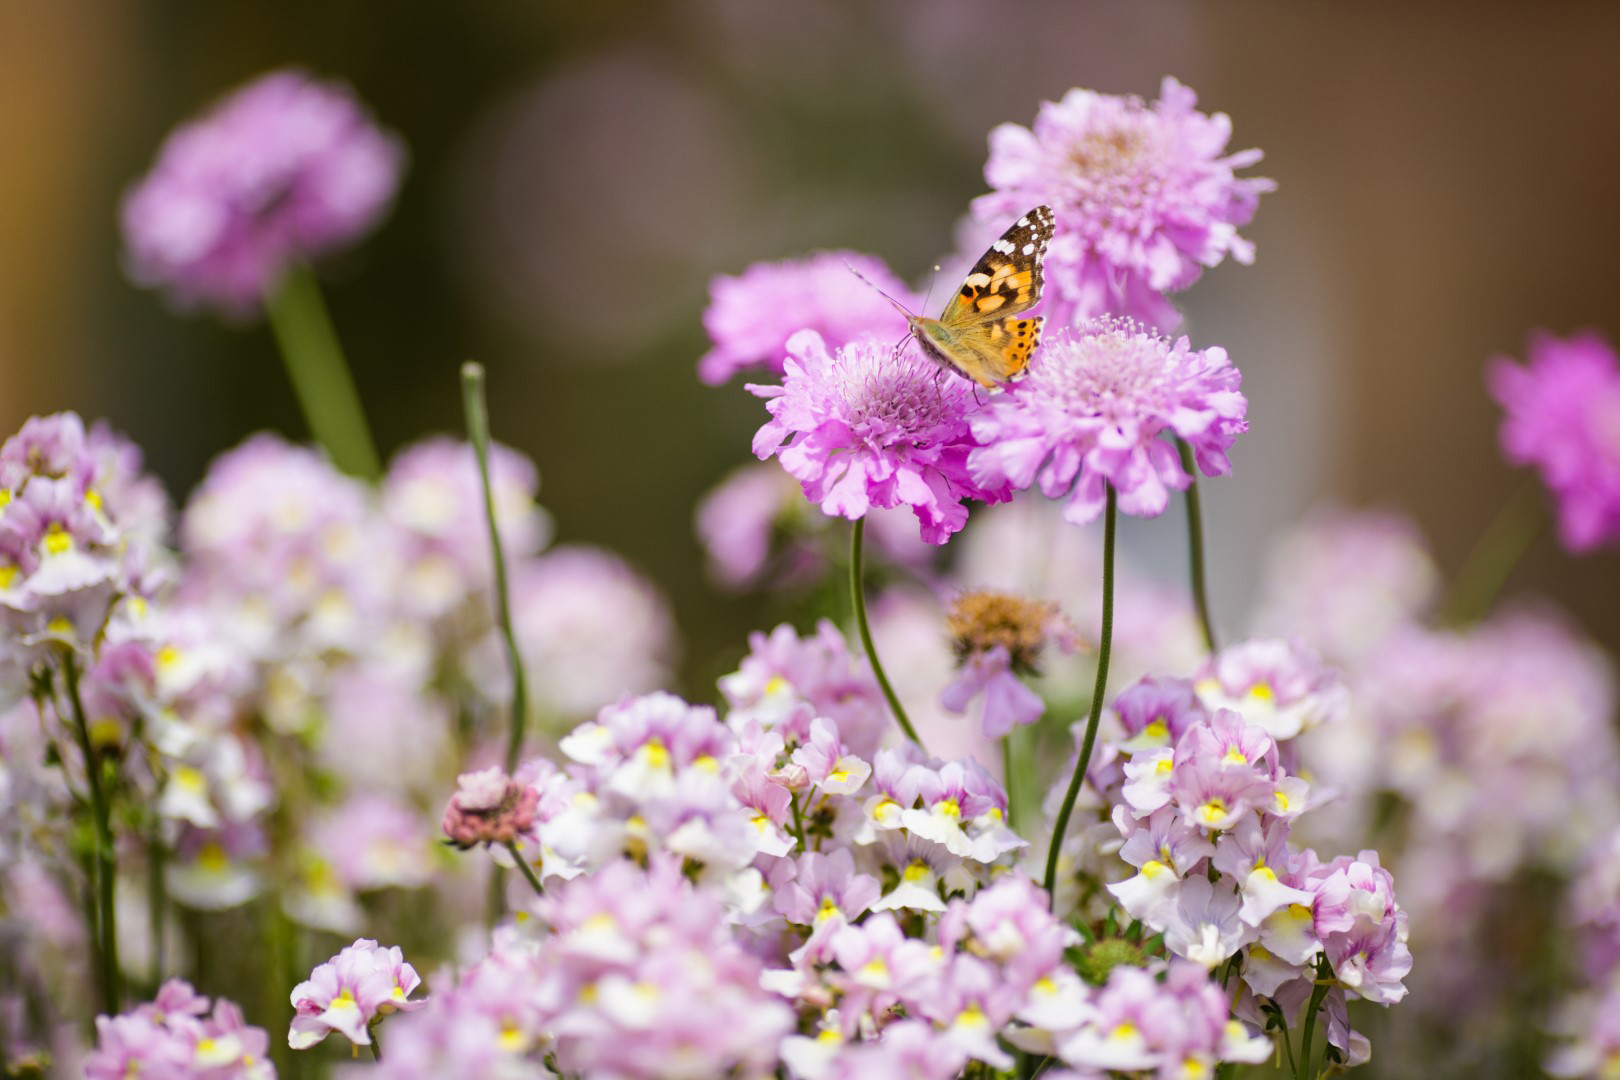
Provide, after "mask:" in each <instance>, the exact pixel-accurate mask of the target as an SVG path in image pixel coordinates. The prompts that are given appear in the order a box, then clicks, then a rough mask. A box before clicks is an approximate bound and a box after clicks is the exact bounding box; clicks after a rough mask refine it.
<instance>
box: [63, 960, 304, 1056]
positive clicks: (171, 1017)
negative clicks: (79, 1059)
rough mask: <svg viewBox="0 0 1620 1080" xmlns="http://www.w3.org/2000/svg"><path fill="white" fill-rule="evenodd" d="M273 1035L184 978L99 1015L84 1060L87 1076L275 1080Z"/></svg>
mask: <svg viewBox="0 0 1620 1080" xmlns="http://www.w3.org/2000/svg"><path fill="white" fill-rule="evenodd" d="M269 1047H270V1037H269V1036H268V1035H267V1034H266V1033H265V1031H264V1029H263V1028H256V1027H251V1026H249V1025H248V1024H247V1022H246V1021H244V1020H243V1019H242V1010H241V1009H239V1008H237V1007H236V1006H235V1005H234V1004H232V1003H231V1002H229V1001H226V1000H225V999H224V998H219V999H217V1000H215V1002H214V1006H213V1009H212V1010H210V1009H209V1007H208V999H207V998H206V997H203V996H202V995H200V994H198V993H197V992H196V991H195V990H193V989H192V988H191V986H190V984H188V983H186V982H183V981H181V980H180V979H170V980H169V981H168V982H166V983H164V984H163V986H162V987H161V988H159V990H158V993H157V997H156V998H154V999H153V1000H152V1001H151V1002H150V1003H149V1004H146V1005H140V1006H138V1007H136V1008H134V1009H132V1010H130V1011H129V1012H127V1013H123V1014H121V1015H119V1016H99V1017H97V1018H96V1048H95V1049H94V1050H93V1051H92V1052H91V1053H90V1055H89V1057H87V1058H86V1059H85V1062H84V1075H85V1076H86V1077H87V1078H89V1080H125V1078H126V1077H131V1076H162V1077H172V1078H173V1080H274V1078H275V1075H276V1069H275V1066H274V1065H272V1064H271V1063H270V1059H269V1057H268V1056H267V1053H266V1052H267V1051H268V1050H269Z"/></svg>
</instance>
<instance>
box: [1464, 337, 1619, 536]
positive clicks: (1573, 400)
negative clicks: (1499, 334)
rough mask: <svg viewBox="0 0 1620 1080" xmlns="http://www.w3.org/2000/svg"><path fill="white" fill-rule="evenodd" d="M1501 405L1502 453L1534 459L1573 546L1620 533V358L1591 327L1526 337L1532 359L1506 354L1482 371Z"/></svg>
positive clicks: (1512, 459)
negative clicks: (1562, 336) (1584, 330)
mask: <svg viewBox="0 0 1620 1080" xmlns="http://www.w3.org/2000/svg"><path fill="white" fill-rule="evenodd" d="M1485 381H1486V385H1487V386H1489V387H1490V391H1491V396H1492V397H1494V398H1495V399H1496V400H1497V402H1498V403H1499V404H1500V405H1501V406H1502V408H1503V409H1504V410H1505V415H1504V416H1503V417H1502V428H1501V433H1500V441H1501V445H1502V456H1503V457H1505V458H1507V460H1508V462H1509V463H1510V464H1513V465H1534V466H1535V467H1536V468H1537V469H1538V470H1540V472H1541V480H1542V482H1543V483H1544V484H1546V485H1547V489H1548V490H1549V491H1551V492H1552V495H1553V499H1554V501H1555V502H1556V503H1557V504H1558V534H1559V538H1560V539H1561V540H1562V541H1563V543H1564V547H1565V548H1566V549H1568V550H1569V551H1571V552H1575V553H1580V552H1584V551H1590V550H1592V549H1593V548H1596V547H1599V546H1601V545H1603V544H1607V543H1612V542H1614V541H1615V540H1616V539H1617V538H1620V359H1617V358H1616V356H1615V352H1614V349H1613V348H1612V347H1611V346H1610V345H1609V344H1608V342H1606V341H1604V340H1603V339H1602V338H1601V337H1599V336H1598V335H1597V334H1595V333H1591V332H1588V333H1584V334H1577V335H1575V336H1574V337H1570V338H1566V339H1562V340H1560V339H1559V338H1555V337H1553V336H1552V335H1550V334H1545V333H1542V334H1536V335H1534V336H1532V337H1531V339H1530V362H1529V363H1528V364H1527V365H1525V366H1523V367H1521V366H1520V365H1518V364H1515V363H1514V362H1513V361H1511V360H1509V359H1507V358H1506V357H1498V358H1497V359H1495V360H1493V361H1491V364H1490V366H1489V367H1488V368H1487V369H1486V372H1485Z"/></svg>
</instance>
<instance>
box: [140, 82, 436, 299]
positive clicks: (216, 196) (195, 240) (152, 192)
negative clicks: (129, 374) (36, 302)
mask: <svg viewBox="0 0 1620 1080" xmlns="http://www.w3.org/2000/svg"><path fill="white" fill-rule="evenodd" d="M404 157H405V154H404V149H403V147H402V146H401V145H400V143H399V141H398V140H397V139H395V138H393V137H392V136H390V135H387V134H385V133H383V132H382V131H379V130H378V129H377V127H376V126H375V125H374V124H373V123H372V120H371V117H370V116H369V115H368V114H367V112H366V110H365V108H364V106H362V105H361V104H360V102H359V101H357V100H356V99H355V98H354V96H353V94H352V93H350V92H349V90H348V88H347V87H344V86H342V85H341V84H337V83H329V82H321V81H318V80H316V79H315V78H313V77H312V76H310V75H309V74H307V73H305V72H302V71H298V70H284V71H276V72H272V73H271V74H269V75H265V76H263V77H261V78H259V79H258V80H256V81H255V82H252V83H249V84H248V85H247V86H245V87H242V88H241V89H239V90H237V91H236V92H235V93H233V94H232V95H230V96H229V97H227V98H225V99H224V100H223V101H221V102H220V103H218V104H217V105H215V106H214V107H213V109H212V110H210V111H209V112H208V113H207V114H206V115H204V116H202V117H200V118H199V119H197V120H194V121H192V122H191V123H188V124H185V125H183V126H181V127H180V128H178V129H177V130H176V131H175V132H174V133H173V134H172V135H170V136H169V139H168V141H167V142H165V143H164V144H163V148H162V149H161V150H160V151H159V152H158V158H157V162H156V163H155V164H154V165H153V166H152V171H151V172H150V173H148V174H147V175H146V176H145V177H144V178H143V179H142V180H141V181H140V182H139V183H138V184H137V185H136V186H135V187H134V188H133V189H131V190H130V192H129V193H128V194H127V195H126V196H125V198H124V205H123V211H122V216H123V227H124V243H125V245H126V249H127V251H128V266H129V273H130V276H131V277H133V278H134V279H135V280H136V281H137V282H138V283H140V284H142V285H149V286H158V287H161V288H163V289H165V290H167V291H168V292H169V293H170V294H171V295H172V296H173V298H174V299H175V300H176V301H177V302H179V303H180V304H182V305H185V306H188V307H189V306H196V305H208V306H213V307H216V308H219V309H221V310H223V311H225V312H228V313H231V314H247V313H251V312H253V311H255V310H257V309H258V307H259V306H260V304H261V303H262V302H263V300H264V297H265V294H266V293H267V292H268V291H269V290H271V289H273V288H275V286H276V280H277V278H278V277H279V275H280V274H281V272H282V271H283V270H284V269H285V268H286V267H287V266H288V265H289V264H290V263H292V262H294V261H297V260H303V259H311V258H315V257H318V256H321V255H325V254H328V253H330V252H333V251H336V250H338V249H341V248H344V247H347V246H348V245H350V244H352V243H354V242H355V241H356V240H358V239H359V238H360V237H361V236H362V235H364V234H365V233H366V232H368V231H370V230H371V228H372V227H373V226H374V225H375V224H376V223H377V222H378V220H380V219H381V218H382V216H383V214H384V213H385V212H386V211H387V209H388V205H389V203H390V202H391V201H392V200H393V197H394V192H395V190H396V189H397V188H398V186H399V174H400V170H401V168H402V167H403V165H404Z"/></svg>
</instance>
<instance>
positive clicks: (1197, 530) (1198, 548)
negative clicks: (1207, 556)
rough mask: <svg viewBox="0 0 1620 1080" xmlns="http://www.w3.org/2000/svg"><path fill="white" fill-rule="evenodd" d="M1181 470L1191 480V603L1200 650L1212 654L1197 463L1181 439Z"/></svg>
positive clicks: (1212, 628)
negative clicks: (1200, 639) (1201, 640)
mask: <svg viewBox="0 0 1620 1080" xmlns="http://www.w3.org/2000/svg"><path fill="white" fill-rule="evenodd" d="M1176 450H1177V451H1178V452H1179V453H1180V454H1181V467H1182V468H1183V469H1185V470H1186V471H1187V475H1188V476H1190V477H1192V481H1191V483H1189V484H1188V485H1187V556H1188V562H1189V564H1190V567H1191V578H1192V594H1193V604H1194V606H1196V607H1197V608H1198V625H1199V626H1200V627H1202V628H1203V631H1204V648H1206V649H1208V650H1209V651H1210V652H1214V651H1215V649H1216V645H1215V621H1214V620H1213V619H1212V618H1210V615H1209V589H1208V587H1207V586H1206V584H1205V582H1204V512H1203V508H1202V506H1201V504H1200V503H1199V501H1198V462H1197V461H1196V460H1195V459H1194V457H1193V449H1192V447H1191V446H1188V445H1187V441H1186V440H1185V439H1177V440H1176Z"/></svg>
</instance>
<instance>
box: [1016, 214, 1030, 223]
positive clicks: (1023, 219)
mask: <svg viewBox="0 0 1620 1080" xmlns="http://www.w3.org/2000/svg"><path fill="white" fill-rule="evenodd" d="M1018 224H1020V225H1028V224H1029V216H1028V215H1027V214H1026V215H1025V216H1024V217H1021V218H1019V219H1018Z"/></svg>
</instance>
